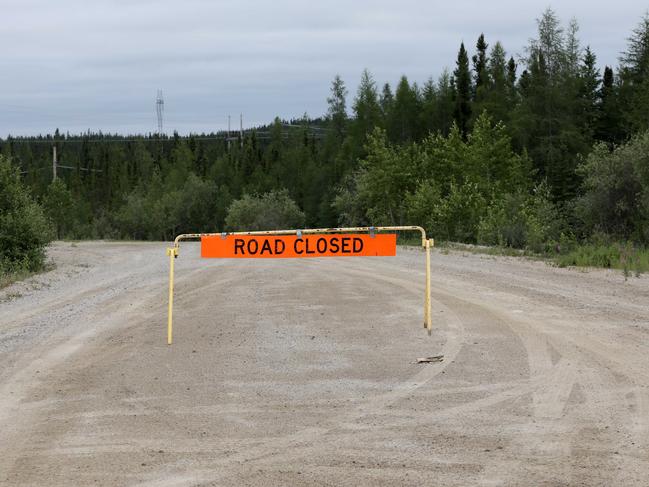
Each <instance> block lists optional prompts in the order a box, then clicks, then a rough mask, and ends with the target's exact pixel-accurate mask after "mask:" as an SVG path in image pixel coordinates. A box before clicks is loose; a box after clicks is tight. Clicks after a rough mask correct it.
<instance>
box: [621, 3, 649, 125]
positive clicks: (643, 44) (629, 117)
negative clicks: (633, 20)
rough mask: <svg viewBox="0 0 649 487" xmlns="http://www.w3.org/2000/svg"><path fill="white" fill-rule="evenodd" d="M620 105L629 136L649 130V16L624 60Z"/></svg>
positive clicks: (636, 34)
mask: <svg viewBox="0 0 649 487" xmlns="http://www.w3.org/2000/svg"><path fill="white" fill-rule="evenodd" d="M619 78H620V104H621V111H622V113H623V114H624V118H623V124H624V130H625V132H626V134H625V135H626V136H629V135H633V134H634V133H635V132H638V131H641V130H646V129H647V128H649V13H647V14H646V15H645V16H644V17H643V18H642V20H641V21H640V24H639V25H638V26H637V27H636V28H635V29H634V30H633V33H632V34H631V37H630V38H629V45H628V47H627V49H626V51H625V52H624V53H622V57H621V58H620V73H619Z"/></svg>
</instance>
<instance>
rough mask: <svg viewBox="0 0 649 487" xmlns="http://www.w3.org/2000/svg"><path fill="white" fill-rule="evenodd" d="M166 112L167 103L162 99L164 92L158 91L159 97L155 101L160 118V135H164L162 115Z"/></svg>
mask: <svg viewBox="0 0 649 487" xmlns="http://www.w3.org/2000/svg"><path fill="white" fill-rule="evenodd" d="M164 111H165V101H164V99H163V98H162V90H158V96H157V97H156V100H155V112H156V115H157V116H158V135H162V114H163V113H164Z"/></svg>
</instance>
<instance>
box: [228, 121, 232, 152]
mask: <svg viewBox="0 0 649 487" xmlns="http://www.w3.org/2000/svg"><path fill="white" fill-rule="evenodd" d="M227 139H228V152H230V142H231V141H230V115H228V137H227Z"/></svg>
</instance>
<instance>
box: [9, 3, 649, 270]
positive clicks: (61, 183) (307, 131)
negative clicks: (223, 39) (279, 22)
mask: <svg viewBox="0 0 649 487" xmlns="http://www.w3.org/2000/svg"><path fill="white" fill-rule="evenodd" d="M578 34H579V28H578V24H577V22H576V21H575V20H573V21H570V22H569V23H567V24H562V22H561V21H560V20H559V19H558V18H557V16H556V14H555V13H554V12H553V11H552V10H551V9H548V10H546V11H545V12H544V13H543V14H542V15H541V17H540V18H539V19H538V29H537V32H536V33H535V34H534V35H533V37H532V39H531V41H530V43H529V45H528V46H526V47H525V49H524V51H523V52H524V55H523V57H520V56H515V55H514V53H507V52H506V50H505V47H504V46H503V45H502V44H501V43H499V42H497V41H496V40H494V41H493V42H488V38H487V37H485V36H484V35H480V36H479V37H478V39H477V42H476V44H475V47H474V48H473V49H472V51H473V52H471V53H470V52H469V51H468V50H467V48H466V46H465V45H464V44H463V43H462V44H461V45H460V47H459V50H458V54H457V58H456V59H455V62H454V66H453V69H451V70H447V69H442V70H440V69H439V68H440V67H431V71H433V70H436V69H437V70H438V72H441V74H440V75H439V77H438V78H437V79H433V78H430V79H428V80H427V81H425V82H424V83H422V84H419V83H417V82H411V81H410V80H408V78H407V77H406V76H402V77H401V79H399V80H398V82H397V83H396V84H395V85H394V87H393V86H391V85H390V84H388V83H385V84H383V85H378V84H377V82H376V81H375V80H374V78H373V76H372V74H371V73H370V72H369V71H367V70H365V71H363V72H362V75H361V79H360V83H359V84H358V88H357V90H356V93H355V96H354V97H353V100H352V102H351V107H349V108H348V98H349V93H348V90H347V87H346V85H345V82H344V81H343V80H342V79H341V78H340V77H338V76H336V77H335V78H334V80H333V82H332V85H331V91H330V94H329V97H328V98H327V103H328V110H327V113H326V115H325V116H324V117H320V118H315V119H314V118H309V117H308V116H306V115H305V116H304V117H303V118H302V119H299V120H292V121H290V122H285V121H282V120H279V119H276V120H275V121H274V122H273V123H272V124H271V125H269V126H264V127H258V128H257V129H255V130H249V131H246V132H245V133H244V134H243V137H240V138H238V139H237V140H231V139H230V140H226V134H225V133H210V134H193V135H190V136H186V137H181V136H179V135H178V134H174V135H173V136H171V137H169V136H166V135H160V134H149V135H146V136H120V135H110V134H101V133H86V134H81V135H69V134H65V135H63V134H61V133H59V132H58V130H57V131H56V132H55V133H54V134H53V135H46V136H41V137H10V138H8V139H6V140H0V151H1V152H2V153H3V154H4V155H5V159H4V163H3V164H4V166H3V167H4V169H3V171H5V172H6V174H8V175H9V176H3V177H4V178H5V179H6V180H7V181H9V182H8V183H3V184H9V185H10V186H12V187H14V186H16V185H17V184H19V183H20V182H21V181H22V184H20V188H22V189H21V190H20V191H21V194H22V195H23V196H21V198H23V200H24V202H27V200H29V203H25V204H22V203H21V204H18V205H17V206H16V205H14V208H19V209H13V210H11V211H13V212H14V213H15V212H23V213H21V216H20V217H13V216H7V215H9V213H7V214H6V215H5V213H6V212H7V211H9V210H7V209H5V207H2V209H1V211H2V212H3V213H2V219H3V220H2V221H3V223H2V224H3V225H7V228H11V230H9V231H8V232H7V233H4V232H3V234H2V235H0V238H1V240H0V245H2V248H0V255H1V256H2V259H3V260H2V261H1V264H0V265H1V266H2V267H1V268H2V269H3V271H2V272H4V273H7V272H14V271H16V270H19V269H34V268H38V267H39V266H40V265H42V255H43V254H42V249H43V246H44V244H45V243H46V242H47V240H48V239H49V236H50V235H53V236H55V237H56V238H68V239H85V238H122V239H150V240H169V239H171V238H173V236H174V235H175V234H177V233H181V232H195V231H221V230H223V229H228V230H233V229H250V230H254V229H270V228H286V227H292V226H298V227H313V226H318V227H320V226H321V227H328V226H335V225H353V226H356V225H402V224H413V223H414V224H422V225H424V226H425V227H426V230H427V231H428V233H429V234H430V235H431V236H433V237H434V238H435V239H436V240H437V241H438V242H440V241H453V242H463V243H467V244H474V245H488V246H496V247H498V248H506V249H516V250H515V252H522V253H527V254H534V255H544V256H547V257H550V258H552V259H553V260H555V261H556V262H557V263H558V264H559V265H576V266H582V265H595V266H600V267H609V268H616V269H622V270H625V269H626V271H625V272H626V273H628V274H637V273H641V272H644V271H646V270H647V245H649V95H647V93H649V15H647V16H645V17H644V18H642V19H640V22H639V24H638V26H637V27H636V28H635V29H634V30H633V31H632V32H631V34H630V37H629V40H628V44H627V48H626V49H625V51H624V52H623V53H621V56H620V62H619V66H617V67H612V66H605V67H603V69H600V67H598V64H597V58H596V54H595V53H594V52H593V51H592V50H591V49H590V48H589V47H588V46H587V45H586V46H584V45H583V44H582V43H581V41H580V39H579V35H578ZM517 59H518V61H517ZM52 146H56V148H57V153H58V154H59V160H60V161H61V164H63V165H65V166H67V169H61V171H60V172H59V177H58V179H56V180H55V181H54V182H52V177H51V172H49V171H50V170H51V151H52ZM7 161H10V162H11V167H13V168H14V169H13V170H10V169H9V162H7ZM70 168H72V169H70ZM16 171H20V172H22V173H23V175H22V176H21V177H19V176H18V172H16ZM29 195H33V196H29ZM41 208H42V210H41ZM14 213H12V214H14ZM12 219H13V220H12ZM11 222H13V223H11ZM50 223H51V225H50ZM12 225H14V226H13V227H12ZM19 225H23V226H25V228H23V227H20V229H18V226H19ZM17 235H22V236H24V235H31V236H30V237H29V238H28V240H29V241H30V242H32V244H30V245H29V246H28V248H22V247H21V246H20V245H18V244H17V241H18V240H17V238H18V237H17ZM21 238H22V237H21ZM21 241H22V240H21Z"/></svg>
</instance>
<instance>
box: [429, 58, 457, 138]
mask: <svg viewBox="0 0 649 487" xmlns="http://www.w3.org/2000/svg"><path fill="white" fill-rule="evenodd" d="M454 97H455V89H454V87H453V80H452V78H451V75H450V73H449V72H448V69H444V71H443V72H442V74H441V75H440V77H439V80H438V81H437V107H436V110H435V122H434V127H435V130H436V131H439V132H441V133H442V135H445V136H446V135H448V134H449V131H450V130H451V126H452V125H453V114H454V112H455V98H454Z"/></svg>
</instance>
